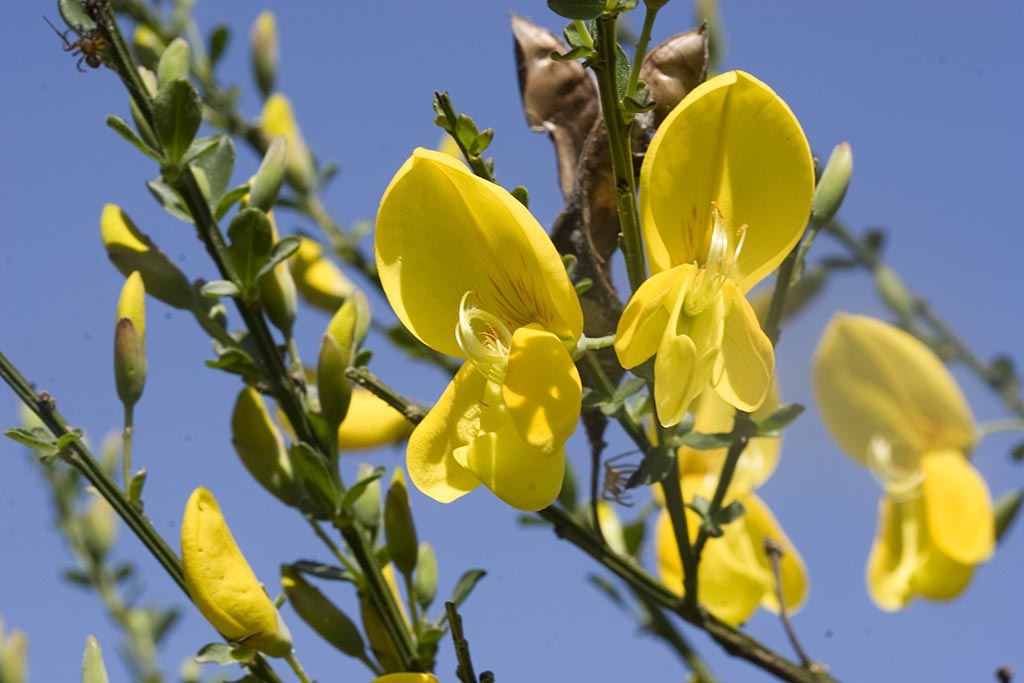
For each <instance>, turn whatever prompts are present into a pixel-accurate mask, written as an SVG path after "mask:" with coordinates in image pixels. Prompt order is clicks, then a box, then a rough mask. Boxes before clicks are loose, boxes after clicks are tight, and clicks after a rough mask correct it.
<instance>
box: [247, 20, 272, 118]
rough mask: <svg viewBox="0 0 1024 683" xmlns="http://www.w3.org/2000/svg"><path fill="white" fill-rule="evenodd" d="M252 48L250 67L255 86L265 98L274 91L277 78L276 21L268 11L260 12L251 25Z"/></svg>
mask: <svg viewBox="0 0 1024 683" xmlns="http://www.w3.org/2000/svg"><path fill="white" fill-rule="evenodd" d="M250 45H251V48H252V67H253V71H254V72H255V75H256V84H257V85H258V86H259V88H260V92H261V93H263V97H264V98H266V97H267V96H269V95H270V93H271V92H273V90H274V80H275V79H276V78H277V59H278V45H277V19H276V18H275V17H274V13H273V12H271V11H270V10H266V11H264V12H261V13H260V15H259V16H258V17H256V21H255V23H253V25H252V36H251V42H250Z"/></svg>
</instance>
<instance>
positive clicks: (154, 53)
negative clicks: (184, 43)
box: [132, 24, 167, 69]
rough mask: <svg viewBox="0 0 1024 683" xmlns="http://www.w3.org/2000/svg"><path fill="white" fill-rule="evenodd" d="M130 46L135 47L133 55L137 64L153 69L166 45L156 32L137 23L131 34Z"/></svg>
mask: <svg viewBox="0 0 1024 683" xmlns="http://www.w3.org/2000/svg"><path fill="white" fill-rule="evenodd" d="M132 46H133V47H134V48H135V56H136V57H137V58H138V60H139V64H141V65H142V66H144V67H146V68H147V69H155V68H156V66H157V64H158V63H159V62H160V55H162V54H163V52H164V50H165V49H166V48H167V45H166V44H165V43H164V41H163V40H161V38H160V36H158V35H157V34H156V32H155V31H154V30H153V29H151V28H150V27H148V26H146V25H145V24H139V25H138V26H137V27H136V28H135V33H134V34H132Z"/></svg>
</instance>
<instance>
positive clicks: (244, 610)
mask: <svg viewBox="0 0 1024 683" xmlns="http://www.w3.org/2000/svg"><path fill="white" fill-rule="evenodd" d="M181 562H182V568H183V570H184V572H185V587H186V588H187V589H188V594H189V596H190V597H191V598H192V602H193V603H195V605H196V607H198V608H199V611H200V612H202V614H203V616H204V617H206V620H207V621H209V622H210V624H212V625H213V627H214V628H216V629H217V630H218V631H219V632H220V633H221V635H223V636H224V637H225V638H227V639H229V640H231V641H234V642H238V643H241V644H243V645H245V646H247V647H252V648H255V649H257V650H259V651H260V652H263V653H264V654H267V655H269V656H271V657H284V656H287V655H288V654H289V653H290V652H291V649H292V639H291V634H290V633H289V632H288V628H287V627H286V626H285V624H284V622H283V621H282V620H281V616H280V615H279V614H278V612H277V608H276V607H274V603H273V602H271V601H270V598H269V597H268V596H267V594H266V592H265V591H264V590H263V586H262V585H260V582H259V581H258V580H257V579H256V575H255V574H253V572H252V569H250V568H249V563H248V562H246V561H245V557H244V556H243V555H242V551H241V550H239V548H238V545H237V544H236V543H235V539H234V537H233V536H232V535H231V530H230V529H228V526H227V523H226V522H225V521H224V516H223V515H222V514H221V511H220V507H219V506H218V505H217V501H216V499H214V497H213V494H212V493H210V492H209V491H207V490H206V489H204V488H201V487H200V488H197V489H196V490H195V491H194V492H193V493H192V496H191V497H190V498H189V499H188V503H187V504H186V506H185V516H184V519H182V522H181Z"/></svg>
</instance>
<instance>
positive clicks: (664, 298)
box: [615, 264, 697, 369]
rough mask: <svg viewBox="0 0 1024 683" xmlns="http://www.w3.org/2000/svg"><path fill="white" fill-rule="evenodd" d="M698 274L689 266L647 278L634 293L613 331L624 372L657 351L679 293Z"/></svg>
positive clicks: (677, 305)
mask: <svg viewBox="0 0 1024 683" xmlns="http://www.w3.org/2000/svg"><path fill="white" fill-rule="evenodd" d="M696 272H697V268H696V266H694V265H692V264H687V265H682V266H677V267H676V268H673V269H671V270H665V271H662V272H660V273H657V274H655V275H653V276H651V277H650V278H648V279H647V280H646V281H644V283H643V284H642V285H640V287H638V288H637V290H636V291H635V292H633V296H632V298H630V300H629V303H628V304H626V310H624V311H623V312H622V317H620V318H619V324H618V327H617V329H616V330H615V354H616V355H617V356H618V357H619V363H620V364H621V365H622V367H624V368H627V369H628V368H634V367H636V366H637V365H640V364H641V363H643V362H644V361H645V360H647V359H648V358H650V357H651V356H653V355H654V354H655V352H656V351H657V350H658V346H659V344H661V340H662V338H663V337H664V336H665V329H666V328H667V327H668V323H669V320H670V318H671V316H672V310H673V309H674V308H678V307H679V306H680V305H681V304H682V302H681V301H679V296H680V294H681V292H684V291H686V287H687V284H688V283H689V281H690V280H691V279H692V278H693V275H694V273H696Z"/></svg>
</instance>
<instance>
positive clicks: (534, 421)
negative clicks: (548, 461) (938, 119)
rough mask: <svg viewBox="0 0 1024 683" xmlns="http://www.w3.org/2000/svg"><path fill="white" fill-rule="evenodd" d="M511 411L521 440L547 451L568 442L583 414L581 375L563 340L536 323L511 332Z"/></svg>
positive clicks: (508, 382) (507, 383) (506, 387)
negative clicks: (581, 405)
mask: <svg viewBox="0 0 1024 683" xmlns="http://www.w3.org/2000/svg"><path fill="white" fill-rule="evenodd" d="M502 393H503V395H504V398H505V405H506V406H507V407H508V413H509V417H511V418H512V423H513V424H514V425H515V427H516V429H517V430H518V432H519V434H520V436H521V437H522V438H523V440H524V441H525V442H526V443H527V444H529V445H530V446H532V447H534V448H538V449H540V450H541V451H544V452H545V453H552V452H554V451H556V450H560V449H561V448H562V447H564V446H565V442H566V440H567V439H568V438H569V437H570V436H572V433H573V432H574V431H575V430H576V423H577V422H578V421H579V417H580V399H581V394H582V388H581V384H580V375H579V373H578V372H577V371H576V366H575V365H573V362H572V357H571V356H570V355H569V352H568V351H566V350H565V345H564V344H563V343H562V342H561V341H560V340H559V339H558V337H556V336H555V335H553V334H551V333H550V332H546V331H544V330H540V329H537V327H536V326H534V325H531V326H529V327H520V328H519V329H518V330H516V331H515V332H514V333H513V334H512V349H511V351H510V352H509V356H508V372H507V373H506V375H505V385H504V387H503V392H502Z"/></svg>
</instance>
